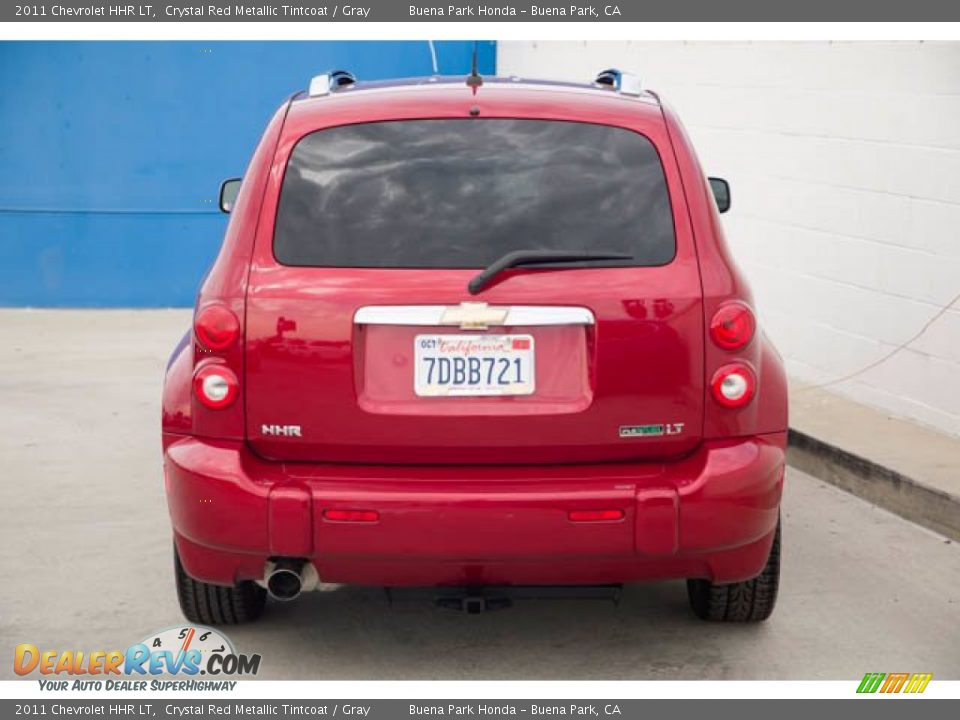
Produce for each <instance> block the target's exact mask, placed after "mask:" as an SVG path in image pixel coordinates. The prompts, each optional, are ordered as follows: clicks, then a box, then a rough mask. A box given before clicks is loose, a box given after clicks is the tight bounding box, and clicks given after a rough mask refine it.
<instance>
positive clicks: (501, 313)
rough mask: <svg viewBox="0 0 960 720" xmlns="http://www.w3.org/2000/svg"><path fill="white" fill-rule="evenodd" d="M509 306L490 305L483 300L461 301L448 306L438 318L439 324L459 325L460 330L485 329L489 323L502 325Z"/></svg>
mask: <svg viewBox="0 0 960 720" xmlns="http://www.w3.org/2000/svg"><path fill="white" fill-rule="evenodd" d="M509 312H510V308H506V307H490V306H489V305H487V303H485V302H462V303H460V305H458V306H453V307H448V308H447V309H446V310H444V311H443V316H442V317H441V318H440V324H441V325H459V326H460V329H461V330H485V329H486V328H488V327H489V326H490V325H503V321H504V320H506V319H507V314H508V313H509Z"/></svg>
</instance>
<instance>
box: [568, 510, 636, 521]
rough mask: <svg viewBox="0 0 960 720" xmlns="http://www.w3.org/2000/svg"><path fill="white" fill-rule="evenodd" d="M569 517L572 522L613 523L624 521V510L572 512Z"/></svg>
mask: <svg viewBox="0 0 960 720" xmlns="http://www.w3.org/2000/svg"><path fill="white" fill-rule="evenodd" d="M567 517H568V518H570V520H571V522H613V521H614V520H623V510H571V511H570V512H568V513H567Z"/></svg>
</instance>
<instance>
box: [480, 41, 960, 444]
mask: <svg viewBox="0 0 960 720" xmlns="http://www.w3.org/2000/svg"><path fill="white" fill-rule="evenodd" d="M607 67H619V68H621V69H623V70H630V71H633V72H637V73H639V74H640V75H641V76H642V77H643V79H644V83H645V85H646V86H647V87H650V88H651V89H654V90H657V91H658V92H660V93H661V95H662V96H663V97H664V99H665V100H666V101H667V102H669V103H671V104H672V105H673V106H674V107H675V108H676V109H677V111H678V112H679V114H680V116H681V118H682V119H683V121H684V123H685V124H686V126H687V129H688V130H689V132H690V134H691V136H692V137H693V140H694V143H695V144H696V146H697V148H698V152H699V154H700V159H701V161H702V163H703V165H704V168H705V169H706V171H707V172H708V174H711V175H720V176H722V177H726V178H727V179H728V180H730V182H731V185H732V189H733V203H734V205H733V209H732V210H731V212H730V213H729V214H727V215H724V216H723V218H724V224H725V227H726V230H727V236H728V239H729V241H730V243H731V246H732V248H733V251H734V254H735V255H736V257H737V259H738V261H739V263H740V264H741V266H742V267H743V269H744V270H745V271H746V273H747V275H748V277H749V278H750V281H751V284H752V286H753V289H754V292H755V294H756V299H757V303H758V306H759V314H760V318H761V322H762V323H763V325H764V327H765V328H766V330H767V332H768V333H769V334H770V335H771V336H772V337H773V339H774V341H775V342H776V344H777V346H778V348H779V349H780V351H781V352H782V353H783V355H784V357H785V359H786V361H787V365H788V370H789V372H790V374H791V376H792V377H793V378H795V379H798V380H801V381H805V382H814V383H822V382H829V381H832V380H835V379H837V378H841V377H844V376H846V375H848V374H850V373H853V372H856V371H858V370H860V369H861V368H864V367H866V366H868V365H870V364H871V363H873V362H876V361H877V360H878V359H880V358H882V357H884V356H885V355H887V354H888V353H890V352H891V351H892V350H894V349H895V348H896V347H897V346H899V345H900V344H902V343H905V342H907V341H910V340H911V338H914V336H916V335H917V334H918V333H921V330H922V329H923V327H924V325H925V324H926V323H928V322H930V321H931V319H933V318H934V317H935V316H936V315H937V313H939V312H941V310H942V308H944V307H945V306H947V305H948V304H949V303H951V302H953V305H952V306H951V307H950V308H949V309H947V310H946V311H945V312H943V314H942V315H941V316H940V317H939V318H938V319H936V320H935V321H933V323H932V324H931V325H930V327H929V328H927V329H926V330H925V331H923V332H922V333H921V334H920V335H919V337H916V338H915V339H914V340H913V341H912V342H910V343H909V345H908V346H907V347H906V348H904V349H903V350H900V351H899V352H897V353H896V354H895V355H893V356H892V357H891V358H890V359H888V360H886V361H884V362H882V363H880V364H879V365H877V366H876V367H875V368H872V369H870V370H867V371H866V372H863V373H862V374H859V375H857V377H856V378H855V379H853V380H850V381H845V382H841V383H837V384H836V385H834V386H833V388H834V389H835V390H836V391H838V392H841V393H843V394H845V395H848V396H850V397H851V398H853V399H856V400H859V401H861V402H864V403H867V404H870V405H873V406H875V407H879V408H882V409H884V410H886V411H888V412H890V413H891V414H893V415H897V416H901V417H907V418H911V419H914V420H916V421H919V422H921V423H923V424H926V425H929V426H932V427H936V428H939V429H940V430H943V431H945V432H947V433H950V434H952V435H958V436H960V302H956V298H957V295H958V293H960V42H958V43H828V42H810V43H773V42H760V43H703V42H697V43H600V42H565V43H545V42H501V43H500V44H499V51H498V73H499V74H502V75H510V74H516V75H520V76H527V77H545V78H558V79H560V78H562V79H568V80H580V81H587V80H590V79H591V78H592V77H593V75H594V74H595V73H596V71H598V70H600V69H603V68H607Z"/></svg>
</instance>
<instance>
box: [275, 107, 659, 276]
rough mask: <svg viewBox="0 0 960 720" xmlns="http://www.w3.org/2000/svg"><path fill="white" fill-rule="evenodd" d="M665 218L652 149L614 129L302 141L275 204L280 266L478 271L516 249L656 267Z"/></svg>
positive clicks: (414, 126)
mask: <svg viewBox="0 0 960 720" xmlns="http://www.w3.org/2000/svg"><path fill="white" fill-rule="evenodd" d="M674 246H675V241H674V232H673V217H672V215H671V210H670V202H669V199H668V195H667V188H666V183H665V180H664V176H663V167H662V166H661V164H660V158H659V156H658V155H657V152H656V150H655V149H654V147H653V145H652V144H651V143H650V141H649V140H647V139H646V138H645V137H643V136H642V135H639V134H637V133H634V132H632V131H629V130H624V129H622V128H613V127H606V126H602V125H590V124H585V123H571V122H559V121H541V120H497V119H464V120H413V121H411V120H408V121H393V122H382V123H368V124H362V125H349V126H343V127H337V128H331V129H328V130H321V131H318V132H315V133H312V134H310V135H308V136H306V137H304V138H303V139H302V140H300V142H299V143H298V144H297V146H296V148H295V149H294V151H293V154H292V156H291V158H290V162H289V164H288V167H287V171H286V175H285V177H284V180H283V187H282V190H281V195H280V207H279V210H278V214H277V221H276V232H275V236H274V253H275V255H276V257H277V260H279V261H280V262H281V263H284V264H287V265H315V266H332V267H390V268H443V267H446V268H456V267H463V268H479V267H484V266H486V265H488V264H490V263H491V262H493V261H494V260H496V259H497V258H499V257H501V256H502V255H504V254H506V253H508V252H511V251H514V250H536V249H545V250H596V251H601V250H607V251H614V252H622V253H628V254H630V255H632V256H633V258H634V259H633V260H631V261H629V262H627V263H622V262H615V263H611V264H628V265H662V264H665V263H668V262H670V260H671V259H672V258H673V256H674Z"/></svg>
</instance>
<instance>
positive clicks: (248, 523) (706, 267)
mask: <svg viewBox="0 0 960 720" xmlns="http://www.w3.org/2000/svg"><path fill="white" fill-rule="evenodd" d="M471 110H473V111H474V112H475V114H477V113H478V122H482V120H483V119H485V118H537V119H551V120H564V121H576V122H589V123H597V124H606V125H612V126H616V127H622V128H626V129H629V130H632V131H635V132H638V133H641V134H642V135H644V136H646V137H647V138H648V139H649V140H650V141H651V142H652V143H653V145H654V146H655V147H656V149H657V151H658V153H659V154H660V158H661V161H662V164H663V168H664V174H665V179H666V183H667V188H668V192H669V198H670V203H671V206H672V210H673V219H674V230H675V235H676V246H677V247H676V256H675V257H674V259H673V260H672V262H670V263H669V264H666V265H663V266H659V267H616V268H610V267H607V268H579V269H563V270H556V269H533V268H522V269H513V270H510V271H507V272H505V273H503V274H502V275H501V276H499V277H498V278H497V281H496V282H495V283H494V284H492V285H491V286H490V287H488V288H487V289H486V290H484V291H483V292H482V293H481V295H480V296H479V297H478V298H477V297H473V296H471V295H470V294H469V293H468V292H467V290H466V284H467V282H468V280H469V279H470V278H471V277H473V275H475V274H476V272H477V271H476V270H463V269H449V270H436V269H430V270H426V269H424V270H414V269H406V270H405V269H370V268H367V269H361V268H316V267H287V266H283V265H281V264H279V263H278V262H277V260H276V259H275V258H274V256H273V250H272V242H273V228H274V223H275V220H276V212H277V206H278V200H279V192H280V186H281V183H282V182H283V175H284V172H285V169H286V167H287V161H288V160H289V158H290V154H291V152H292V150H293V148H294V147H295V146H296V143H297V142H298V141H299V140H300V139H301V138H302V137H304V136H305V135H307V134H309V133H312V132H315V131H317V130H321V129H323V128H328V127H334V126H338V125H343V124H350V123H357V122H376V121H384V120H399V119H416V118H464V117H467V116H468V115H469V114H470V113H471ZM477 299H480V300H483V301H484V302H487V303H489V304H490V305H497V306H499V305H506V306H521V305H523V306H525V305H547V306H568V307H576V308H585V309H587V310H589V311H590V312H591V313H592V315H593V316H594V317H595V319H596V320H595V323H594V324H592V325H584V326H580V325H569V326H556V327H539V326H515V327H509V328H508V329H507V330H506V331H507V332H510V333H525V334H530V335H532V336H533V337H534V339H535V342H536V346H537V360H536V363H537V377H538V378H542V382H538V392H537V393H536V394H534V395H532V396H523V397H477V398H468V397H458V398H420V397H417V396H415V395H414V394H413V392H412V388H411V382H410V371H409V366H410V362H411V357H410V355H411V348H412V346H413V338H414V336H415V335H416V334H417V333H418V332H428V331H433V332H435V331H436V328H435V327H426V328H425V327H416V326H388V325H376V324H372V325H362V324H358V323H356V322H355V321H354V319H355V314H356V313H357V311H358V310H359V309H360V308H362V307H370V306H383V305H388V306H394V305H397V306H408V305H444V306H455V305H457V304H459V303H461V302H463V301H468V300H477ZM731 300H737V301H740V302H743V303H746V304H747V305H752V298H751V296H750V293H749V289H748V287H747V285H746V283H745V281H744V280H743V278H742V277H741V275H740V273H739V271H738V270H737V269H736V267H735V265H734V264H733V262H732V260H731V258H730V256H729V253H728V251H727V249H726V245H725V242H724V239H723V233H722V229H721V226H720V221H719V218H718V215H717V210H716V206H715V202H714V200H713V196H712V194H711V191H710V188H709V185H708V184H707V182H706V180H705V178H704V175H703V172H702V170H701V168H700V166H699V163H698V161H697V159H696V156H695V154H694V152H693V149H692V146H691V144H690V141H689V139H688V138H687V136H686V134H685V132H684V131H683V128H682V126H681V125H680V123H679V121H678V120H677V118H676V117H675V115H674V114H673V113H672V112H671V111H670V110H669V108H666V107H665V106H664V105H663V104H662V103H660V102H659V101H658V99H657V98H656V97H655V96H652V95H646V96H644V97H643V98H641V99H638V98H629V97H626V96H623V95H620V94H619V93H616V92H612V91H602V90H597V89H590V88H568V87H563V86H549V85H535V84H510V83H497V82H490V83H488V84H485V85H484V87H482V88H481V89H480V90H479V91H478V92H477V93H476V94H474V93H473V92H471V90H470V89H468V88H467V87H465V86H464V85H462V84H459V83H458V84H452V83H438V84H436V85H432V86H431V85H427V84H420V85H418V84H412V85H402V86H398V87H393V88H382V89H370V90H360V89H357V90H355V91H353V92H351V93H342V94H335V95H333V96H330V97H324V98H317V99H303V100H300V99H298V100H292V101H290V102H288V103H286V104H285V105H284V106H283V107H281V108H280V109H279V110H278V111H277V113H276V115H275V116H274V118H273V119H272V120H271V122H270V124H269V125H268V128H267V130H266V132H265V133H264V136H263V139H262V140H261V143H260V145H259V147H258V149H257V150H256V152H255V154H254V156H253V159H252V160H251V164H250V167H249V168H248V171H247V174H246V176H245V178H244V182H243V185H242V188H241V192H240V196H239V197H238V199H237V202H236V204H235V209H234V211H233V214H232V215H231V219H230V223H229V226H228V230H227V233H226V237H225V240H224V245H223V248H222V250H221V252H220V255H219V257H218V258H217V260H216V262H215V264H214V266H213V267H212V269H211V271H210V273H209V274H208V276H207V278H206V280H205V282H204V284H203V287H202V288H201V291H200V294H199V297H198V301H197V308H198V311H199V310H200V309H202V308H203V307H204V306H205V305H207V304H209V303H222V304H225V305H226V306H228V307H229V308H231V309H232V310H233V311H234V313H235V314H236V315H237V317H238V318H239V319H240V323H241V335H240V341H239V342H237V343H236V344H234V345H233V346H232V347H230V348H229V349H228V350H226V351H222V352H210V351H208V350H206V349H204V348H203V346H202V345H200V344H199V343H198V342H197V341H196V338H194V337H193V335H192V334H189V335H188V337H185V338H184V341H183V342H182V343H181V344H180V345H179V346H178V348H177V350H176V351H175V352H174V355H173V356H172V358H171V362H170V364H169V365H168V370H167V377H166V382H165V386H164V396H163V446H164V457H165V477H166V487H167V495H168V500H169V505H170V512H171V518H172V522H173V527H174V532H175V538H176V542H177V548H178V551H179V554H180V557H181V561H182V562H183V565H184V568H185V569H186V570H187V572H188V573H189V574H190V575H191V576H193V577H195V578H197V579H200V580H204V581H206V582H212V583H218V584H227V585H229V584H233V583H235V582H238V581H241V580H250V579H259V578H261V577H262V576H263V571H264V565H265V563H266V562H267V561H268V560H269V559H271V558H277V557H297V558H306V559H308V560H310V561H311V562H313V564H314V565H315V566H316V568H317V570H318V573H319V575H320V577H321V579H323V580H325V581H330V582H353V583H364V584H374V585H433V584H445V585H477V584H591V583H619V582H627V581H633V580H641V579H647V578H670V577H674V578H683V577H704V578H711V579H713V580H715V581H721V582H732V581H737V580H743V579H747V578H750V577H753V576H755V575H757V574H758V573H759V572H760V569H761V568H762V567H763V564H764V562H765V561H766V558H767V555H768V553H769V549H770V545H771V543H772V540H773V533H774V530H775V528H776V525H777V518H778V512H779V501H780V493H781V489H782V482H783V468H784V458H785V447H786V428H787V421H786V412H787V408H786V380H785V376H784V372H783V368H782V363H781V361H780V359H779V357H778V356H777V354H776V352H775V350H774V349H773V348H772V346H771V345H770V343H769V342H768V340H767V339H766V338H765V336H764V335H763V334H762V333H761V332H759V331H758V332H757V333H756V336H755V337H754V338H753V339H752V341H751V342H749V343H748V344H747V345H746V346H745V347H743V348H740V349H738V350H736V351H728V350H723V349H721V348H720V347H718V346H717V345H716V344H715V343H713V342H711V339H710V337H709V333H708V331H707V325H708V320H709V318H710V317H712V315H713V313H714V312H715V311H716V309H717V308H718V307H719V306H720V305H721V304H723V303H725V302H729V301H731ZM444 332H445V333H447V332H449V333H451V334H459V333H463V334H465V335H467V336H469V335H470V333H471V332H472V331H462V330H459V329H457V328H454V329H448V328H444ZM497 332H503V330H502V328H498V329H497ZM731 361H737V362H740V363H743V364H746V365H748V366H749V367H750V368H752V369H753V370H754V372H755V374H756V377H757V392H756V396H755V397H754V398H753V399H752V400H751V401H750V402H749V403H747V404H746V405H745V406H743V407H740V408H725V407H722V406H721V405H720V404H718V403H717V402H716V401H715V400H714V398H712V397H711V394H710V393H711V391H710V388H709V380H710V378H711V376H712V375H713V373H714V372H715V371H716V370H717V369H718V368H719V367H720V366H722V365H724V364H726V363H729V362H731ZM204 364H224V365H226V366H228V367H230V368H231V369H232V370H233V371H234V372H235V373H236V375H237V376H238V378H239V379H240V393H241V394H240V400H239V401H238V402H236V403H234V404H233V405H232V406H231V407H229V408H227V409H225V410H211V409H209V408H207V407H204V405H203V404H202V403H200V402H199V400H198V399H197V398H196V397H195V396H194V394H193V391H192V390H191V380H192V377H193V374H194V372H195V370H196V369H197V368H198V367H199V366H201V365H204ZM278 423H280V424H293V425H296V426H299V427H300V428H301V429H302V434H301V435H300V436H291V437H284V436H282V435H281V436H275V435H266V434H264V433H263V432H262V427H263V426H264V425H273V424H278ZM648 423H649V424H664V423H666V424H678V425H679V426H681V427H682V430H683V431H682V432H677V433H672V434H666V433H665V434H663V435H661V436H657V437H648V438H622V437H620V436H619V435H618V433H617V429H618V428H619V427H621V426H624V425H627V426H633V425H644V424H648ZM331 509H334V510H336V509H344V510H360V511H370V512H373V513H376V517H377V520H376V521H375V522H339V521H330V520H327V519H326V518H325V517H324V512H325V511H327V510H331ZM576 510H591V511H592V510H611V511H618V512H619V516H618V517H617V518H616V519H614V520H607V521H601V522H577V521H574V520H571V517H570V512H571V511H576Z"/></svg>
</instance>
